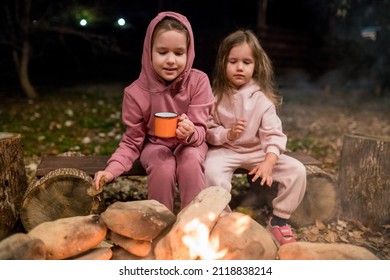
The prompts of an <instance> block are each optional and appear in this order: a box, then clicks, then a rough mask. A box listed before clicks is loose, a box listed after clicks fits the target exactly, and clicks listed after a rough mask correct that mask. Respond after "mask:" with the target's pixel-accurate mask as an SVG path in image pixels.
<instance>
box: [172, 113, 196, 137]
mask: <svg viewBox="0 0 390 280" xmlns="http://www.w3.org/2000/svg"><path fill="white" fill-rule="evenodd" d="M194 131H195V125H194V123H193V122H192V121H190V119H189V118H188V116H187V115H186V114H181V116H180V117H179V123H178V124H177V129H176V137H177V139H179V140H184V139H186V138H187V137H188V136H190V135H191V134H192V133H194Z"/></svg>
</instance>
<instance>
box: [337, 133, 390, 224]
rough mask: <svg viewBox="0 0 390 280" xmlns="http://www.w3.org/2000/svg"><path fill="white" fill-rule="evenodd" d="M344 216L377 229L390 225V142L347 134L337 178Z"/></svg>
mask: <svg viewBox="0 0 390 280" xmlns="http://www.w3.org/2000/svg"><path fill="white" fill-rule="evenodd" d="M338 184H339V189H340V198H341V202H342V204H341V205H342V211H343V214H344V215H345V216H346V217H348V218H352V219H358V220H360V222H361V223H362V224H364V225H366V226H369V227H371V228H374V229H377V228H379V227H381V226H383V225H385V224H389V223H390V138H385V137H375V136H368V135H358V134H346V135H344V139H343V146H342V149H341V160H340V172H339V178H338Z"/></svg>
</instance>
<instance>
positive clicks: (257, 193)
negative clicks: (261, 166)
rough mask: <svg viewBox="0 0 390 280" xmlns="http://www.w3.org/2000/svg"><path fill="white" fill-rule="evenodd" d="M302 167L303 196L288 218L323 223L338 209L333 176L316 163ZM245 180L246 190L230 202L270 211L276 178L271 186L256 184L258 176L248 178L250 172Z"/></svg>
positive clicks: (301, 223)
mask: <svg viewBox="0 0 390 280" xmlns="http://www.w3.org/2000/svg"><path fill="white" fill-rule="evenodd" d="M305 167H306V179H307V187H306V192H305V196H304V197H303V200H302V202H301V203H300V205H299V206H298V208H297V209H296V210H295V211H294V213H293V214H292V215H291V218H290V221H289V223H291V224H292V225H294V226H298V227H299V226H309V225H313V224H315V222H316V220H318V221H322V222H324V223H327V222H329V221H331V220H332V219H333V218H335V216H336V214H337V212H338V210H339V195H338V192H337V189H336V183H335V181H334V180H333V178H332V177H331V176H330V175H329V174H328V173H326V172H325V171H324V170H322V169H321V168H320V167H318V166H315V165H305ZM248 182H249V185H250V189H249V191H248V193H246V194H245V195H244V197H243V198H241V199H240V200H239V201H238V203H236V205H232V206H233V207H236V206H238V205H239V206H244V207H256V208H257V207H262V206H264V205H266V206H267V207H268V208H270V209H271V211H272V200H273V199H274V198H275V197H276V195H277V192H278V182H274V183H273V185H272V187H271V188H269V187H260V185H259V184H260V179H258V180H256V182H252V181H251V176H248ZM265 221H266V217H264V222H265Z"/></svg>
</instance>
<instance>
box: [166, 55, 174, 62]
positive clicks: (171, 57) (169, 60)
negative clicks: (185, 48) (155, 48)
mask: <svg viewBox="0 0 390 280" xmlns="http://www.w3.org/2000/svg"><path fill="white" fill-rule="evenodd" d="M167 62H168V63H174V62H175V55H174V54H173V53H169V54H168V55H167Z"/></svg>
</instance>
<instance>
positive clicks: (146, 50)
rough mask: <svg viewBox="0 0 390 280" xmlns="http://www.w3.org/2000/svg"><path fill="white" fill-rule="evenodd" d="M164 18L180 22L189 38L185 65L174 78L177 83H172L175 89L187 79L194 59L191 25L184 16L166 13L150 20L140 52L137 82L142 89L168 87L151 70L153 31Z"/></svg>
mask: <svg viewBox="0 0 390 280" xmlns="http://www.w3.org/2000/svg"><path fill="white" fill-rule="evenodd" d="M166 17H170V18H173V19H176V20H178V21H179V22H181V23H182V24H183V25H184V26H185V27H186V28H187V30H188V34H189V37H190V38H189V45H188V51H187V64H186V67H185V70H184V71H183V73H182V74H181V75H180V76H179V77H177V78H176V80H177V81H175V82H174V83H173V84H176V85H175V86H174V87H175V88H177V87H178V86H179V85H177V83H180V84H182V83H183V82H184V81H185V80H186V79H187V77H188V75H189V72H190V70H191V68H192V65H193V63H194V59H195V46H194V35H193V31H192V27H191V24H190V22H189V21H188V19H187V18H186V17H185V16H183V15H181V14H179V13H175V12H169V11H168V12H161V13H159V14H158V15H157V16H156V17H155V18H154V19H152V21H151V22H150V23H149V26H148V28H147V30H146V35H145V39H144V46H143V52H142V68H141V73H140V76H139V78H138V81H139V82H140V83H141V85H142V86H143V87H146V88H148V89H149V90H151V91H155V90H156V91H159V90H163V89H164V88H166V87H168V86H167V85H166V84H165V82H164V81H163V79H162V78H161V77H159V76H158V75H157V73H156V72H155V71H154V69H153V66H152V46H151V43H152V37H153V32H154V29H155V28H156V25H157V24H158V23H159V22H160V21H162V20H163V19H164V18H166ZM173 84H171V85H170V86H173Z"/></svg>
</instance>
